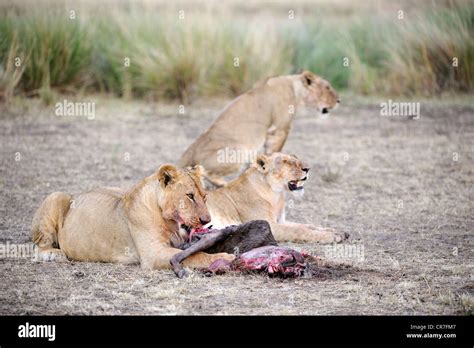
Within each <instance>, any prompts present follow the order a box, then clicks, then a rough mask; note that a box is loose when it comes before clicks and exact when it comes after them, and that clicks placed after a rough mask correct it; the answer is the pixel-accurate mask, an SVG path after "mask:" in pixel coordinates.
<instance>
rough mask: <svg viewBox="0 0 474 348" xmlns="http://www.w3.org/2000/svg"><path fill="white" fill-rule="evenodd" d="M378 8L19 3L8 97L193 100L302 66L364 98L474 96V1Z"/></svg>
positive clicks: (7, 39)
mask: <svg viewBox="0 0 474 348" xmlns="http://www.w3.org/2000/svg"><path fill="white" fill-rule="evenodd" d="M377 4H378V5H377V6H374V8H368V7H367V6H360V7H356V6H354V5H348V4H346V3H344V2H342V3H341V4H339V5H337V4H331V6H332V7H329V8H328V5H327V4H325V3H306V4H303V3H301V4H298V3H297V4H290V3H287V4H285V3H283V4H280V5H278V6H271V7H268V8H267V7H265V6H264V5H258V6H259V8H258V10H257V9H254V8H250V9H249V8H247V9H246V8H245V6H243V5H241V4H237V3H232V2H231V3H229V4H227V5H226V6H214V7H212V6H207V7H206V8H205V10H203V9H199V11H198V10H196V8H193V7H190V8H189V9H186V11H185V17H184V19H179V11H178V8H177V7H171V6H169V5H165V4H164V3H161V2H152V3H148V2H145V3H135V2H134V3H126V2H125V3H118V4H115V5H113V6H112V5H111V4H110V3H103V4H90V3H87V4H86V3H82V4H79V5H78V6H77V8H76V9H75V18H74V19H71V18H70V16H71V14H70V10H71V9H70V8H68V7H66V6H64V4H61V5H60V4H59V3H55V2H48V3H46V4H45V3H42V4H41V6H40V5H39V4H35V3H33V2H26V3H14V2H13V1H11V2H9V1H7V2H6V3H3V4H2V5H1V7H2V10H1V12H0V95H1V96H2V97H3V98H5V99H7V98H9V97H11V96H12V95H13V94H14V93H17V94H21V95H27V96H31V95H39V92H40V91H48V90H49V88H52V89H56V90H59V91H60V92H68V91H74V92H80V91H84V90H85V91H100V92H107V93H112V94H114V95H117V96H123V97H125V98H130V97H145V98H152V99H160V98H171V99H175V98H176V99H180V100H184V101H186V100H189V98H190V97H192V96H195V95H200V96H202V95H226V94H227V95H228V94H231V95H235V94H239V93H241V92H242V91H244V90H246V89H248V88H250V87H251V86H252V85H253V84H254V83H255V82H256V81H258V80H259V79H262V78H265V77H267V76H269V75H274V74H284V73H291V72H295V71H297V70H298V69H299V68H307V69H311V70H313V71H315V72H317V73H320V74H321V75H323V76H324V77H325V78H327V79H328V80H330V81H331V82H332V84H333V85H334V86H335V87H336V88H338V89H350V90H351V91H352V92H354V93H363V94H374V93H376V94H380V93H382V94H390V95H412V94H417V95H427V96H431V95H437V94H440V93H443V92H472V90H473V86H474V84H473V81H474V39H473V38H474V3H472V2H469V1H446V2H439V3H432V2H428V3H423V2H422V3H421V4H415V3H412V2H406V1H401V2H400V6H389V2H387V3H380V2H377ZM85 5H86V6H85ZM239 6H240V7H239ZM292 6H294V8H295V18H294V19H293V20H289V19H288V9H287V8H289V7H291V8H293V7H292ZM369 7H370V6H369ZM399 8H401V9H403V11H404V12H403V18H402V19H399V18H398V16H399V13H398V9H399ZM250 10H251V11H253V12H252V15H249V11H250ZM197 14H198V15H197ZM15 58H20V59H21V65H20V66H15V65H13V64H14V62H12V60H14V59H15ZM346 58H347V59H346ZM128 59H129V62H130V65H129V66H127V62H126V60H127V61H128ZM345 59H346V60H345ZM237 60H238V61H237ZM344 62H347V64H348V66H347V67H346V66H344ZM237 64H238V67H236V66H235V65H237ZM453 64H454V65H456V64H457V66H453Z"/></svg>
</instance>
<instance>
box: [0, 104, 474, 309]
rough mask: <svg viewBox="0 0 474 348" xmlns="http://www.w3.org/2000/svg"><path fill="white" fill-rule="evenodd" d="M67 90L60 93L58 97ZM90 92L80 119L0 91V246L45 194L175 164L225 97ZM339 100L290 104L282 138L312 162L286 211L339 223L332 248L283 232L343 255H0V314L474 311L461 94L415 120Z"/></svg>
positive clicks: (465, 112)
mask: <svg viewBox="0 0 474 348" xmlns="http://www.w3.org/2000/svg"><path fill="white" fill-rule="evenodd" d="M68 99H69V100H71V98H68ZM84 99H86V100H95V102H96V115H95V118H94V119H91V120H89V119H87V118H86V117H79V116H72V117H66V116H63V117H61V116H56V115H55V114H54V106H50V107H45V106H42V104H41V103H40V102H39V101H38V100H14V101H13V103H12V104H11V105H9V106H8V107H7V106H6V105H4V104H3V105H2V104H0V121H1V124H0V140H1V149H0V156H1V164H0V197H1V200H0V243H1V244H3V245H5V244H6V243H9V245H13V244H23V243H30V231H29V226H30V222H31V218H32V215H33V213H34V210H35V209H36V208H37V207H38V205H39V204H40V202H41V200H42V199H44V198H45V197H46V195H47V194H49V193H51V192H53V191H66V192H70V193H79V192H82V191H86V190H90V189H92V188H95V187H98V186H104V185H107V186H122V187H127V186H130V185H131V184H132V183H134V182H136V181H138V180H139V179H141V178H142V177H144V176H146V175H149V174H151V173H152V171H154V170H155V169H156V168H157V167H158V166H159V165H160V164H163V163H165V162H173V161H175V160H176V159H177V158H178V157H179V155H180V154H181V153H182V152H183V151H184V149H185V147H186V146H187V145H188V144H189V143H191V142H192V140H193V139H194V138H195V137H196V136H197V135H198V134H199V133H200V132H201V131H202V130H204V129H205V128H206V127H207V126H208V125H209V124H210V123H211V122H212V120H213V118H214V117H215V116H216V115H217V112H218V110H219V109H221V108H222V107H223V106H224V104H225V102H226V101H225V100H207V101H200V102H196V103H194V104H192V105H190V106H186V107H185V113H184V114H179V113H178V105H177V104H164V103H163V104H153V103H146V102H126V101H122V100H117V99H109V98H105V97H104V98H96V99H93V98H83V100H81V101H84ZM380 101H381V100H377V99H373V100H368V99H367V100H366V99H360V100H359V99H358V98H352V97H346V98H344V99H343V102H345V103H344V104H343V105H342V106H341V107H340V108H339V109H338V110H336V111H334V112H333V113H332V114H331V116H329V117H328V118H322V117H320V116H315V115H313V114H312V113H311V112H303V113H300V114H299V115H298V116H297V117H296V119H295V123H294V125H293V129H292V132H291V134H290V137H289V140H288V142H287V144H286V147H285V151H286V152H289V153H295V154H297V155H298V156H299V157H300V158H303V159H305V160H307V162H309V163H310V164H311V165H312V170H311V173H312V175H311V176H310V178H309V180H308V182H307V185H306V193H305V196H304V198H303V199H298V200H291V202H290V204H289V208H288V212H287V215H288V219H289V220H295V221H301V222H308V223H310V222H311V223H315V224H319V225H324V226H330V227H333V228H335V229H338V230H340V231H342V232H348V233H350V235H351V238H350V240H349V241H348V242H346V243H344V244H343V245H342V246H323V245H317V244H308V245H293V247H295V248H299V249H304V250H307V251H310V252H312V253H313V254H315V255H320V256H322V257H325V258H327V259H330V260H332V261H334V262H336V263H344V264H346V265H348V266H347V267H342V268H340V267H339V268H335V269H334V271H332V272H329V273H327V275H326V276H325V277H319V278H315V279H296V280H295V279H286V280H283V279H274V278H268V277H266V276H262V275H240V274H229V275H224V276H215V277H210V278H209V277H204V276H203V275H201V274H200V273H198V272H195V273H193V275H192V277H190V278H188V279H183V280H179V279H177V278H176V277H175V276H174V274H173V273H172V272H171V271H154V272H147V271H142V270H141V269H140V268H139V266H135V265H127V266H126V265H115V264H100V263H81V262H67V263H36V262H34V261H32V260H31V258H30V257H23V258H22V257H12V256H11V255H7V256H5V255H4V257H3V259H0V275H1V278H2V281H1V282H0V314H137V315H138V314H238V315H240V314H264V315H266V314H292V315H293V314H324V315H326V314H348V315H354V314H472V313H473V303H474V300H473V296H474V283H473V279H472V276H473V256H474V252H473V250H474V248H473V247H474V245H473V244H474V243H473V242H474V239H473V228H474V218H473V216H474V214H473V181H474V162H473V158H474V152H473V149H474V146H473V145H474V144H473V142H474V106H473V105H472V104H471V103H469V102H467V103H466V102H465V103H457V102H456V101H451V102H445V101H439V100H438V101H428V102H426V101H421V107H420V111H421V117H420V119H418V120H409V119H405V118H400V117H382V116H381V115H380V105H379V104H380Z"/></svg>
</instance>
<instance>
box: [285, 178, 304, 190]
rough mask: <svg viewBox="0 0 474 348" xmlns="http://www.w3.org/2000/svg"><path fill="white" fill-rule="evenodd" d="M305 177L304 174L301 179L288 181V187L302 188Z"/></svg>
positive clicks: (291, 188)
mask: <svg viewBox="0 0 474 348" xmlns="http://www.w3.org/2000/svg"><path fill="white" fill-rule="evenodd" d="M306 179H307V177H306V176H305V177H304V178H303V179H300V180H291V181H288V189H289V190H290V191H299V190H302V189H304V182H305V180H306Z"/></svg>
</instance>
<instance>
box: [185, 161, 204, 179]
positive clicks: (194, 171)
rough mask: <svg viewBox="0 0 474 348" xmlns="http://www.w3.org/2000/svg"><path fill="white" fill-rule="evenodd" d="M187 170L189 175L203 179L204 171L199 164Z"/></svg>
mask: <svg viewBox="0 0 474 348" xmlns="http://www.w3.org/2000/svg"><path fill="white" fill-rule="evenodd" d="M188 170H189V172H190V173H191V174H194V175H196V176H197V177H198V178H201V177H203V176H204V175H205V173H206V170H205V169H204V167H203V166H201V165H199V164H197V165H195V166H192V167H188Z"/></svg>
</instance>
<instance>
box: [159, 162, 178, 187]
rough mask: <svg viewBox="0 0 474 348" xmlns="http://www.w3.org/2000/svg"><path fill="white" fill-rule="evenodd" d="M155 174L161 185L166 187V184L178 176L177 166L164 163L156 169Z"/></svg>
mask: <svg viewBox="0 0 474 348" xmlns="http://www.w3.org/2000/svg"><path fill="white" fill-rule="evenodd" d="M157 176H158V180H159V181H160V183H161V184H162V185H163V187H166V186H168V184H170V183H171V182H173V181H174V180H176V178H177V176H178V168H176V167H175V166H173V165H172V164H164V165H162V166H161V167H160V169H158V175H157Z"/></svg>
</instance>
